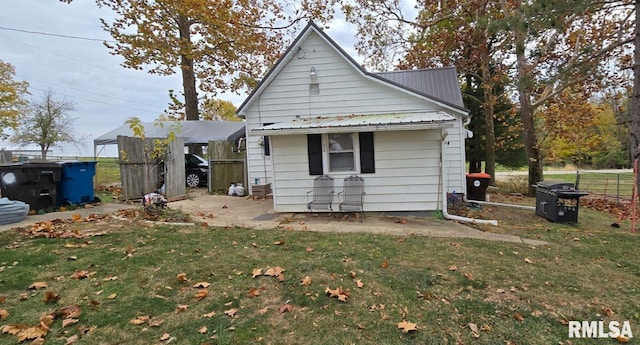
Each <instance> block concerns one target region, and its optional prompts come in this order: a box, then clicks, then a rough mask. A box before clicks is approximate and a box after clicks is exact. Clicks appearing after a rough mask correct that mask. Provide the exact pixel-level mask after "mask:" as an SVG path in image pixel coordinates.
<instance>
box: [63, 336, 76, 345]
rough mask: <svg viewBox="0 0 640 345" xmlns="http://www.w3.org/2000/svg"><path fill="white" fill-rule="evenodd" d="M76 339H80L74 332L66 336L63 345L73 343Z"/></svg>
mask: <svg viewBox="0 0 640 345" xmlns="http://www.w3.org/2000/svg"><path fill="white" fill-rule="evenodd" d="M78 339H80V338H79V337H78V335H77V334H74V335H72V336H70V337H69V338H67V342H66V343H65V345H69V344H73V343H75V342H76V341H78Z"/></svg>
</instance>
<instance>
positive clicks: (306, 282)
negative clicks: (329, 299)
mask: <svg viewBox="0 0 640 345" xmlns="http://www.w3.org/2000/svg"><path fill="white" fill-rule="evenodd" d="M300 285H304V286H309V285H311V277H309V276H305V277H304V278H302V280H301V281H300Z"/></svg>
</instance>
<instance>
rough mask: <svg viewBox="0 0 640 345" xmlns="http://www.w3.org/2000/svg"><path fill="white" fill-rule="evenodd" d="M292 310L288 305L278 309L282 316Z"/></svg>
mask: <svg viewBox="0 0 640 345" xmlns="http://www.w3.org/2000/svg"><path fill="white" fill-rule="evenodd" d="M292 310H293V306H292V305H291V304H289V303H287V304H285V305H283V306H282V307H280V309H279V311H280V314H284V313H286V312H291V311H292Z"/></svg>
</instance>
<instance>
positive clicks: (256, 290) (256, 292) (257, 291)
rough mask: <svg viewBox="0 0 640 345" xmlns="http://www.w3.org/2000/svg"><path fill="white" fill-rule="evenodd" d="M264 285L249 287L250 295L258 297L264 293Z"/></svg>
mask: <svg viewBox="0 0 640 345" xmlns="http://www.w3.org/2000/svg"><path fill="white" fill-rule="evenodd" d="M264 289H265V288H264V287H259V288H255V287H252V288H250V289H249V297H258V296H260V294H262V291H264Z"/></svg>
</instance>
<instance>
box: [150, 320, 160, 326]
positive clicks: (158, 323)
mask: <svg viewBox="0 0 640 345" xmlns="http://www.w3.org/2000/svg"><path fill="white" fill-rule="evenodd" d="M163 323H164V319H151V320H149V326H151V327H158V326H160V325H162V324H163Z"/></svg>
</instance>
